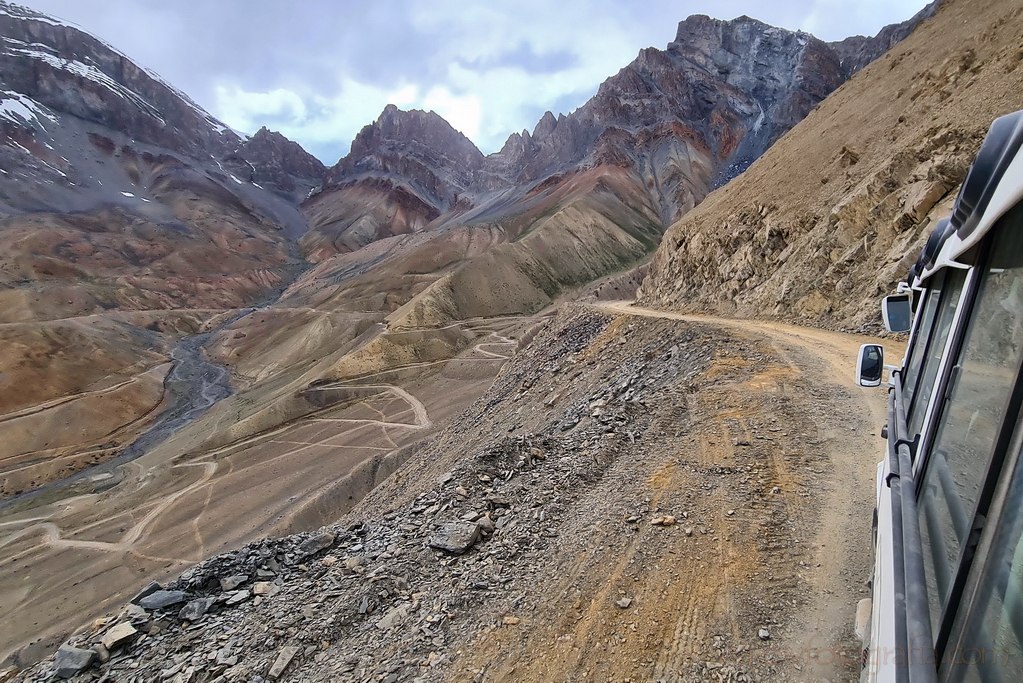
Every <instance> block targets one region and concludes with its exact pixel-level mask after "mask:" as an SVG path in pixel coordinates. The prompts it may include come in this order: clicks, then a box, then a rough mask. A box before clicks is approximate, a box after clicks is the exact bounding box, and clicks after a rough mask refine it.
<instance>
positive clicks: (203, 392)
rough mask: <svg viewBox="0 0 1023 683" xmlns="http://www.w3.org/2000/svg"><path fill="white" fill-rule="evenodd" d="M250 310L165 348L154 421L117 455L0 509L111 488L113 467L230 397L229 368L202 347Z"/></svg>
mask: <svg viewBox="0 0 1023 683" xmlns="http://www.w3.org/2000/svg"><path fill="white" fill-rule="evenodd" d="M255 310H257V309H256V308H255V307H250V308H245V309H242V310H240V311H238V312H237V314H235V315H233V316H231V317H230V318H228V319H226V320H225V321H224V322H222V323H220V324H219V325H217V326H216V327H214V328H212V329H210V330H208V331H206V332H203V333H201V334H196V335H192V336H189V337H184V338H182V339H179V340H178V341H177V343H175V345H174V346H173V348H172V349H171V351H170V357H171V360H172V361H173V362H174V365H173V367H172V368H171V370H170V372H169V373H167V377H166V378H165V379H164V398H163V404H164V406H165V407H164V408H163V410H162V411H161V412H160V414H159V415H158V416H157V417H156V419H155V421H154V422H153V423H152V424H151V425H150V426H149V427H148V428H147V429H146V430H145V431H144V432H142V434H140V435H139V436H138V437H137V438H136V439H135V440H134V441H132V442H131V443H129V444H128V445H127V446H125V447H124V448H122V449H121V451H120V453H118V454H117V455H116V456H114V457H113V458H111V459H109V460H106V461H104V462H101V463H97V464H95V465H92V466H90V467H86V468H85V469H83V470H81V471H79V472H75V473H74V474H72V475H70V476H68V477H65V478H64V479H61V480H59V481H54V482H50V483H48V484H44V485H43V486H40V487H39V488H36V489H33V490H31V491H25V492H24V493H20V494H18V495H15V496H11V497H10V498H7V499H6V500H3V501H0V510H7V509H10V508H12V507H15V506H18V507H20V506H21V505H23V504H25V503H26V502H27V501H31V500H36V499H40V498H44V499H45V500H53V499H56V498H60V497H62V496H64V495H66V494H67V493H83V492H87V491H89V490H102V489H104V488H107V487H109V486H113V485H114V484H116V483H117V482H118V481H119V480H120V478H119V477H118V476H116V474H115V470H116V469H117V468H118V467H119V466H121V465H123V464H125V463H126V462H130V461H132V460H135V459H136V458H139V457H141V456H142V455H145V454H146V453H147V452H148V451H149V450H151V449H152V448H154V447H155V446H157V445H159V444H160V443H162V442H163V441H165V440H166V439H167V438H169V437H170V436H172V435H173V434H174V433H175V432H176V431H178V430H179V429H181V428H182V427H184V426H185V425H187V424H189V423H191V422H192V421H194V420H196V419H197V418H199V417H200V416H201V415H202V414H203V413H205V412H206V411H207V410H209V409H210V408H211V407H212V406H213V405H214V404H215V403H217V402H218V401H221V400H223V399H225V398H227V397H228V396H230V395H231V394H232V393H233V389H232V387H231V373H230V371H229V370H228V368H227V367H226V366H224V365H221V364H220V363H217V362H215V361H213V360H211V359H210V358H209V356H207V355H206V351H205V348H204V347H205V346H206V344H207V342H209V340H210V338H211V337H213V335H214V334H216V333H217V332H219V331H220V330H222V329H223V328H225V327H227V326H228V325H230V324H231V323H233V322H235V321H236V320H238V319H239V318H242V317H244V316H246V315H248V314H250V313H252V312H253V311H255Z"/></svg>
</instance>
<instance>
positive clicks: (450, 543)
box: [429, 521, 480, 555]
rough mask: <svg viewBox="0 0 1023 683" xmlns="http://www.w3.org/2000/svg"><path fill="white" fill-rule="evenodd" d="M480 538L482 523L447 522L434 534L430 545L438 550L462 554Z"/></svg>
mask: <svg viewBox="0 0 1023 683" xmlns="http://www.w3.org/2000/svg"><path fill="white" fill-rule="evenodd" d="M478 540H480V525H479V524H478V523H477V522H467V521H457V522H446V523H445V524H443V525H442V526H441V527H440V529H438V530H437V533H435V534H434V535H433V536H431V537H430V541H429V546H430V547H431V548H436V549H437V550H443V551H445V552H449V553H454V554H455V555H461V554H462V553H464V552H465V551H467V550H468V549H469V548H471V547H473V546H474V545H475V544H476V542H477V541H478Z"/></svg>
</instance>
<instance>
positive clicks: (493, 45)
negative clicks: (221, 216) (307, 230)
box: [22, 0, 926, 163]
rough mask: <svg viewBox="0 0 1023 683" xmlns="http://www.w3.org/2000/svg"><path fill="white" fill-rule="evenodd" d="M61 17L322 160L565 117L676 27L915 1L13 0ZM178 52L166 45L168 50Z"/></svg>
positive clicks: (897, 12) (856, 15) (841, 18)
mask: <svg viewBox="0 0 1023 683" xmlns="http://www.w3.org/2000/svg"><path fill="white" fill-rule="evenodd" d="M22 1H24V2H27V3H28V4H30V5H32V6H33V7H37V8H39V9H41V10H43V11H48V12H52V13H54V14H56V15H58V16H61V17H64V18H67V19H70V20H72V21H77V22H78V23H80V24H82V25H83V26H84V27H85V28H86V29H87V30H89V31H95V32H96V33H97V34H98V35H100V36H102V37H105V38H106V39H107V40H109V41H111V42H113V43H115V44H116V45H117V47H119V48H120V49H122V50H124V51H125V52H126V53H127V54H129V55H130V56H131V57H132V58H133V59H137V60H138V61H139V62H140V63H141V64H142V65H144V66H148V67H151V68H153V69H154V70H155V71H157V72H159V73H161V74H163V76H165V77H167V79H168V80H169V81H170V82H172V83H173V84H174V85H176V86H178V87H179V88H181V89H182V90H184V91H185V92H187V93H189V94H190V95H191V96H192V97H193V98H194V99H195V100H196V101H197V102H199V103H200V104H202V105H203V106H205V107H207V108H208V109H209V110H210V112H211V113H212V114H214V115H215V116H217V117H219V118H221V119H223V120H224V121H225V123H228V124H229V125H231V126H232V127H234V128H237V129H238V130H241V131H244V132H248V133H252V132H254V131H255V130H256V129H258V128H259V127H260V126H261V125H264V124H265V125H267V126H268V127H270V128H273V129H276V130H280V131H281V132H282V133H284V134H285V135H287V136H288V137H290V138H292V139H295V140H297V141H298V142H300V143H301V144H302V145H303V146H305V147H306V148H307V149H309V150H310V151H311V152H313V153H314V154H316V155H317V156H319V157H320V158H321V159H323V160H324V161H325V162H327V163H333V162H334V161H335V160H336V159H337V158H338V157H339V156H340V155H341V154H344V153H345V152H346V150H347V148H348V145H349V143H350V142H351V140H352V138H353V137H354V135H355V134H356V133H357V132H358V131H359V129H360V128H361V127H362V126H364V125H365V124H367V123H369V122H371V121H373V120H374V119H375V118H376V117H377V116H378V115H379V113H380V112H381V111H382V110H383V108H384V106H385V105H386V104H388V103H393V104H396V105H398V106H399V107H402V108H404V109H408V108H420V109H434V110H435V111H437V112H438V113H439V114H441V115H442V116H444V117H445V118H447V119H448V120H449V121H450V122H451V123H452V125H454V126H455V127H456V128H458V129H460V130H461V131H462V132H463V133H465V134H466V135H467V136H468V137H469V138H471V139H472V140H473V142H475V143H476V144H477V145H478V146H479V147H480V149H481V150H482V151H484V152H493V151H496V150H497V149H499V148H500V147H501V145H502V144H503V143H504V140H505V139H506V138H507V136H508V135H509V134H510V133H512V132H514V131H520V130H522V129H523V128H526V129H529V130H532V128H533V127H534V126H535V124H536V121H537V119H538V118H539V116H540V114H542V113H543V111H544V110H545V109H550V110H551V111H554V112H555V113H567V112H568V111H569V110H571V109H572V108H574V107H577V106H579V105H580V104H582V103H583V102H585V101H586V99H587V98H588V97H589V96H591V95H592V94H593V93H595V92H596V89H597V87H598V86H599V84H600V83H601V81H603V80H604V79H605V78H607V77H609V76H611V75H612V74H614V73H616V72H617V71H618V70H619V69H620V68H621V67H623V66H625V65H626V64H628V63H629V62H630V61H631V60H632V59H633V58H635V56H636V54H637V53H638V52H639V50H640V49H642V48H644V47H650V46H653V47H658V48H663V47H664V46H665V45H666V44H667V43H668V42H669V41H671V40H672V39H673V38H674V36H675V28H676V26H677V24H678V22H679V21H680V20H681V19H684V18H685V17H686V16H688V15H690V14H695V13H704V14H711V15H713V16H717V17H719V18H722V19H731V18H734V17H736V16H738V15H740V14H747V15H750V16H754V17H756V18H758V19H761V20H763V21H766V22H767V23H770V24H774V25H776V26H784V27H788V28H793V29H795V28H801V29H803V30H808V31H810V32H812V33H814V34H815V35H817V36H818V37H820V38H822V39H824V40H839V39H841V38H843V37H845V36H847V35H850V34H867V35H872V34H874V33H876V32H877V31H878V30H879V29H880V28H881V27H882V26H883V25H885V24H888V23H892V22H897V21H902V20H904V19H907V18H908V17H909V16H911V15H912V14H913V13H914V12H916V11H917V10H919V9H920V8H921V7H922V6H923V5H924V3H925V2H926V0H857V2H851V3H850V2H849V1H848V0H778V2H771V3H765V2H763V0H645V2H644V3H643V4H642V6H641V7H640V6H639V5H637V4H635V3H628V2H620V1H619V0H557V2H550V0H516V2H514V3H501V2H495V3H472V2H465V1H464V0H432V1H431V2H429V3H426V2H420V1H419V0H389V1H388V2H385V3H339V2H337V0H303V2H302V3H297V4H287V3H273V2H255V3H254V2H251V0H218V1H217V2H211V3H194V2H191V1H190V0H121V2H117V3H111V2H109V1H108V0H22ZM185 44H187V45H189V49H187V50H182V49H181V46H182V45H185Z"/></svg>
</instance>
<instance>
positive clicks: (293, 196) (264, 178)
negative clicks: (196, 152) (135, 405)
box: [224, 126, 327, 204]
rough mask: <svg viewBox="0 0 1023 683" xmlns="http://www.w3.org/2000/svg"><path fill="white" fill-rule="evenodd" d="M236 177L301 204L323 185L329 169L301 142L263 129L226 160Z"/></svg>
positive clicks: (226, 164) (242, 142) (264, 127)
mask: <svg viewBox="0 0 1023 683" xmlns="http://www.w3.org/2000/svg"><path fill="white" fill-rule="evenodd" d="M224 165H225V166H227V167H228V168H229V169H230V170H231V171H232V173H233V174H234V175H236V176H237V177H239V178H241V179H242V180H245V181H247V182H250V183H255V184H257V185H259V186H260V187H264V188H267V189H270V190H273V191H274V192H276V193H277V194H279V195H281V196H282V197H285V198H286V199H288V200H289V201H291V202H293V203H295V204H298V203H300V202H301V201H302V200H304V199H305V198H306V197H307V196H308V195H309V193H310V192H311V191H312V190H313V189H314V188H316V187H318V186H319V184H320V183H321V182H323V178H324V176H325V175H326V173H327V168H326V167H325V166H324V165H323V164H322V163H321V162H320V160H319V159H317V158H316V157H314V156H313V155H312V154H310V153H309V152H307V151H305V150H304V149H302V146H301V145H299V144H298V143H297V142H294V141H292V140H289V139H288V138H286V137H284V136H283V135H281V134H280V133H277V132H275V131H271V130H268V129H267V128H266V126H263V127H262V128H260V129H259V130H258V131H256V134H255V135H253V136H252V137H251V138H247V139H245V140H242V141H240V143H239V144H238V146H237V147H235V149H234V151H233V152H231V153H230V154H227V155H226V156H225V157H224Z"/></svg>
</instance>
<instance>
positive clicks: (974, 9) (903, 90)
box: [641, 0, 1023, 327]
mask: <svg viewBox="0 0 1023 683" xmlns="http://www.w3.org/2000/svg"><path fill="white" fill-rule="evenodd" d="M1021 34H1023V6H1020V4H1019V3H1018V2H1014V1H1013V0H948V2H945V3H944V4H943V5H942V6H941V8H940V9H939V11H938V13H937V14H936V15H935V16H934V17H933V18H932V19H929V20H927V21H925V22H924V23H923V24H922V25H921V26H920V27H919V28H918V29H917V30H916V31H915V32H914V33H913V34H912V35H910V36H909V37H908V38H907V39H906V40H904V41H903V42H901V43H899V44H897V45H896V46H895V47H894V48H893V49H892V50H891V51H890V52H888V53H887V54H885V55H884V56H883V57H882V58H881V59H879V60H878V61H876V62H874V63H873V64H871V65H870V66H868V67H866V68H865V69H863V70H862V71H861V72H859V74H857V75H856V76H854V77H853V78H852V79H851V80H849V81H848V82H847V83H845V84H844V85H843V86H841V87H840V88H839V89H838V90H836V91H835V92H834V93H833V94H832V95H831V96H830V97H828V98H827V99H826V100H825V101H824V102H822V103H821V104H820V105H819V106H818V107H817V108H816V110H815V111H813V112H812V113H811V114H810V115H809V116H807V117H806V119H804V120H803V121H802V122H800V123H799V124H798V125H796V126H795V127H794V128H793V129H792V130H790V131H789V132H788V133H787V134H786V135H785V136H784V137H783V138H782V139H781V140H779V141H778V142H777V143H776V144H775V145H774V146H773V147H771V149H770V150H768V152H767V153H766V154H765V155H764V156H763V157H761V158H760V159H759V160H757V161H756V162H755V163H754V164H753V165H752V166H751V167H750V168H749V170H748V171H746V173H744V174H743V175H742V176H741V177H739V178H736V179H735V180H734V181H733V182H731V183H729V184H728V185H727V186H725V187H723V188H721V189H719V190H717V191H715V192H713V193H711V194H710V195H709V196H708V197H707V199H705V200H704V202H703V203H702V204H701V205H700V206H698V207H697V208H696V209H695V210H694V211H692V212H690V213H689V214H687V215H686V216H685V217H684V218H682V219H681V220H680V221H679V222H677V223H676V224H675V225H673V226H672V227H671V229H670V230H669V231H668V233H667V234H666V236H665V239H664V241H663V242H662V244H661V246H660V248H659V249H658V252H657V254H656V256H655V258H654V260H653V262H652V264H651V267H650V272H649V276H648V277H647V279H646V281H645V283H644V284H643V286H642V294H641V299H642V301H644V302H646V303H648V304H651V305H656V306H659V307H664V308H671V309H677V310H707V311H715V312H720V313H725V314H728V315H737V316H744V317H748V316H765V315H766V316H774V317H778V318H782V319H788V320H792V319H801V320H805V321H807V322H812V323H817V324H829V325H843V326H850V327H859V326H862V325H865V324H869V325H874V326H876V320H877V316H876V310H877V298H878V296H879V295H880V294H882V293H886V292H888V291H889V290H890V289H891V288H892V286H893V285H894V283H895V282H896V281H897V280H898V279H899V278H901V277H904V275H905V273H906V272H907V270H908V267H909V264H910V262H911V261H912V260H913V259H915V258H916V255H917V253H918V251H919V247H920V246H921V244H922V241H923V239H924V238H925V236H926V234H927V233H928V228H929V226H930V224H931V223H932V221H933V220H935V219H936V218H937V217H939V216H941V215H943V214H945V213H947V211H948V210H949V208H950V205H951V202H952V200H953V199H954V195H952V194H951V193H952V192H953V190H954V189H955V188H956V187H957V186H958V184H959V183H960V182H961V181H962V179H963V177H964V176H965V173H966V169H967V166H968V164H969V163H970V160H971V159H972V158H973V155H974V154H975V153H976V151H977V148H978V147H979V145H980V142H981V140H982V139H983V136H984V133H985V132H986V130H987V128H988V126H989V125H990V123H991V121H992V119H993V118H995V117H997V116H999V115H1002V114H1005V113H1008V112H1010V111H1015V110H1017V109H1019V108H1020V107H1021V106H1023V101H1021V99H1020V93H1021V92H1023V48H1021V46H1020V40H1019V37H1020V35H1021Z"/></svg>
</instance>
